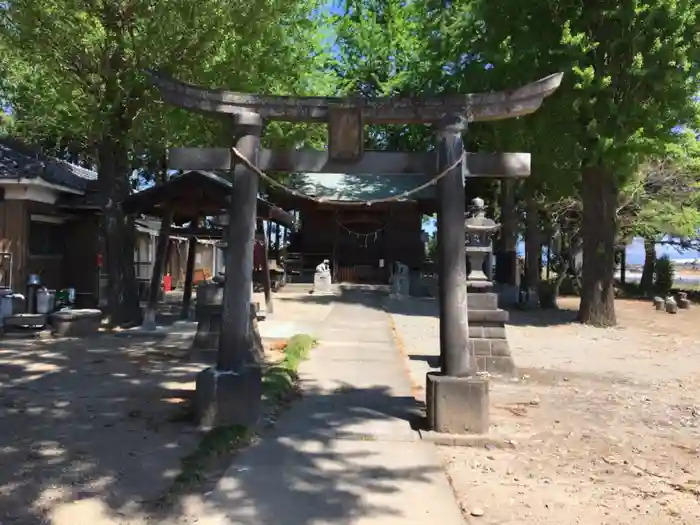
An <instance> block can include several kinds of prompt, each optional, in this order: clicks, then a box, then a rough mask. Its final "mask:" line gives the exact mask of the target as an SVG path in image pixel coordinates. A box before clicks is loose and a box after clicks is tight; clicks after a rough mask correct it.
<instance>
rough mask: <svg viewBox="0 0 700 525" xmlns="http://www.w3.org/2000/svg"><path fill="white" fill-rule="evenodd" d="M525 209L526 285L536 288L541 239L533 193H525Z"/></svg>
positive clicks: (538, 283) (538, 281)
mask: <svg viewBox="0 0 700 525" xmlns="http://www.w3.org/2000/svg"><path fill="white" fill-rule="evenodd" d="M526 206H527V211H526V215H525V276H526V281H527V286H528V288H529V289H531V290H537V289H538V288H539V286H540V278H541V276H542V273H541V272H542V270H541V266H540V264H541V261H542V257H541V255H542V240H541V238H540V220H539V219H540V215H539V210H538V209H537V203H536V202H535V199H534V195H533V193H532V192H531V191H528V193H527V202H526Z"/></svg>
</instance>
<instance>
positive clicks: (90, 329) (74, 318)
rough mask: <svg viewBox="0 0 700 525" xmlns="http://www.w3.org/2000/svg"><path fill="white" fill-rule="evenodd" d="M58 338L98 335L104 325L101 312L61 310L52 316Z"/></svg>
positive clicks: (52, 324) (52, 323)
mask: <svg viewBox="0 0 700 525" xmlns="http://www.w3.org/2000/svg"><path fill="white" fill-rule="evenodd" d="M50 323H51V326H52V327H53V330H54V334H55V335H56V337H87V336H90V335H93V334H96V333H97V332H98V330H99V329H100V325H101V324H102V311H101V310H92V309H85V310H61V311H58V312H54V313H52V314H51V316H50Z"/></svg>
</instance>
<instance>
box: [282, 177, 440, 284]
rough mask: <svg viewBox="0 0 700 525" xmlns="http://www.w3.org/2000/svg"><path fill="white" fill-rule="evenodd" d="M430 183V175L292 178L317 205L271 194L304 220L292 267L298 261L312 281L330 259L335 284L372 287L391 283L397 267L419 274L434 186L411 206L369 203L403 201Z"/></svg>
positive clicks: (290, 253) (294, 243) (293, 184)
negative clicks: (424, 222)
mask: <svg viewBox="0 0 700 525" xmlns="http://www.w3.org/2000/svg"><path fill="white" fill-rule="evenodd" d="M428 180H429V177H428V176H427V175H426V176H423V175H413V174H410V175H409V174H401V175H382V176H375V175H345V174H335V173H305V174H296V175H292V176H291V183H290V187H293V188H294V189H295V190H296V191H298V192H300V193H302V194H304V195H308V196H310V197H313V198H314V200H312V199H304V198H301V197H299V196H294V195H291V194H290V193H287V192H284V191H283V190H271V192H272V196H271V197H272V199H273V200H274V201H275V202H276V203H277V204H278V205H279V206H281V207H283V208H285V209H294V210H296V211H297V212H298V214H299V222H300V225H299V231H298V232H296V233H295V234H293V235H292V239H291V241H290V244H289V246H288V255H287V260H288V263H289V264H290V265H291V264H293V261H296V262H297V264H298V271H299V273H300V274H301V275H302V277H301V279H308V278H309V277H310V276H311V274H312V273H313V269H314V268H315V266H316V265H317V264H319V263H320V262H321V261H323V260H324V259H328V260H329V261H330V263H331V269H332V272H333V279H334V280H335V281H336V282H354V283H372V284H383V283H387V282H388V279H389V275H390V268H391V265H392V263H394V262H396V261H398V262H401V263H403V264H405V265H407V266H408V267H409V268H410V269H411V270H413V271H418V270H420V269H421V268H422V264H423V260H424V257H425V242H424V236H423V232H422V218H423V215H424V214H426V213H433V212H434V211H435V209H434V206H435V198H434V191H435V189H434V186H430V187H428V188H426V189H424V190H422V191H421V192H419V193H417V194H414V195H412V196H411V197H409V200H403V201H400V202H387V203H378V204H373V205H371V206H367V205H366V204H364V202H365V201H367V200H372V199H384V198H386V197H392V196H398V195H401V194H402V193H404V192H406V191H407V190H411V189H413V188H415V187H417V186H419V185H420V184H423V183H424V182H427V181H428ZM319 201H321V202H319Z"/></svg>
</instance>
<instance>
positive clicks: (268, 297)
mask: <svg viewBox="0 0 700 525" xmlns="http://www.w3.org/2000/svg"><path fill="white" fill-rule="evenodd" d="M267 224H268V231H269V228H270V223H269V222H268V223H267ZM257 231H258V235H259V236H260V238H261V239H262V242H263V243H264V250H263V267H262V271H263V292H264V293H265V309H266V311H267V313H268V314H271V313H273V310H274V306H273V305H272V285H271V283H270V261H269V259H268V257H269V250H268V247H269V244H268V243H267V239H269V236H268V237H267V238H266V237H265V228H264V227H263V221H262V219H258V227H257ZM256 240H257V239H256Z"/></svg>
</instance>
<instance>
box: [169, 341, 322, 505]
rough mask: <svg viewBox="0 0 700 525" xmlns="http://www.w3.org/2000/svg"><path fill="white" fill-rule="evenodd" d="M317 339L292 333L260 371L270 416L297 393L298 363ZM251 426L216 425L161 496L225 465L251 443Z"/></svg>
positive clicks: (189, 485)
mask: <svg viewBox="0 0 700 525" xmlns="http://www.w3.org/2000/svg"><path fill="white" fill-rule="evenodd" d="M316 344H317V342H316V340H315V339H314V338H313V337H311V336H310V335H307V334H298V335H295V336H293V337H292V338H291V339H289V341H287V343H286V344H285V346H284V358H283V359H282V360H281V361H280V362H279V363H276V364H274V365H272V366H270V367H268V368H267V369H266V370H265V373H264V375H263V402H264V403H265V404H266V405H267V410H268V413H269V414H270V415H272V416H273V417H274V416H275V415H277V414H279V412H280V411H281V410H282V409H283V408H284V407H285V406H286V405H287V404H288V402H289V401H290V400H291V399H293V398H294V397H296V395H297V393H298V387H297V382H298V378H299V376H298V370H299V365H301V363H302V362H303V361H305V360H306V359H308V357H309V354H310V353H311V349H312V348H313V347H314V346H316ZM256 437H257V436H256V433H255V431H254V430H253V429H250V428H247V427H244V426H240V425H236V426H230V427H218V428H214V429H212V430H210V431H209V432H207V433H206V434H205V435H204V437H203V438H202V440H201V441H200V443H199V445H198V446H197V449H196V450H195V451H194V452H192V453H191V454H189V455H187V456H185V457H184V458H182V460H181V463H182V467H181V470H180V473H179V474H178V475H177V476H176V478H175V480H174V483H173V486H172V487H171V489H170V490H169V491H168V494H166V495H165V496H164V498H163V499H162V501H163V503H167V502H168V501H170V500H171V498H172V497H173V496H175V495H177V494H181V493H183V492H185V491H187V490H190V489H192V488H193V487H194V486H196V485H199V484H201V483H202V482H204V481H205V480H206V479H207V478H208V477H209V476H210V475H212V474H213V473H216V472H220V471H221V469H222V468H225V467H227V466H228V462H229V461H230V459H232V455H233V454H235V453H236V452H238V451H239V450H241V449H242V448H244V447H247V446H248V445H250V444H251V443H252V442H253V440H254V439H255V438H256Z"/></svg>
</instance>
